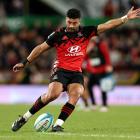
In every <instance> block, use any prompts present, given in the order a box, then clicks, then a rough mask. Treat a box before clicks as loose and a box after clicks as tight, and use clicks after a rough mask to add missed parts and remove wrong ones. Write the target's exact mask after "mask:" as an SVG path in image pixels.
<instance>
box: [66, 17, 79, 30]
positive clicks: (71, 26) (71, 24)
mask: <svg viewBox="0 0 140 140" xmlns="http://www.w3.org/2000/svg"><path fill="white" fill-rule="evenodd" d="M66 26H67V30H68V31H69V32H75V31H77V30H78V29H79V26H80V19H79V18H76V19H72V18H68V17H66Z"/></svg>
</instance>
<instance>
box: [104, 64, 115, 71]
mask: <svg viewBox="0 0 140 140" xmlns="http://www.w3.org/2000/svg"><path fill="white" fill-rule="evenodd" d="M105 70H106V72H112V71H113V67H112V66H110V65H108V66H106V68H105Z"/></svg>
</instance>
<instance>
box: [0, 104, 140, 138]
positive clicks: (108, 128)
mask: <svg viewBox="0 0 140 140" xmlns="http://www.w3.org/2000/svg"><path fill="white" fill-rule="evenodd" d="M28 108H29V106H28V105H0V140H138V139H140V107H135V106H133V107H132V106H130V107H128V106H124V107H120V106H119V107H110V110H109V112H107V113H101V112H98V111H94V112H93V111H89V112H83V111H78V110H75V112H74V113H73V114H72V116H71V117H70V118H69V119H68V121H67V122H66V123H65V124H64V128H65V132H63V133H52V132H46V133H39V132H35V130H34V128H33V124H34V121H35V119H36V118H37V116H38V115H40V114H41V113H43V112H50V113H51V114H53V115H54V117H55V119H56V118H57V115H58V114H59V111H60V108H61V107H60V106H48V107H45V108H44V109H43V110H41V111H40V112H38V113H37V114H36V115H35V116H34V117H33V118H32V119H31V120H30V121H29V122H28V123H27V124H26V125H25V126H24V127H23V128H21V129H20V131H18V132H12V131H11V124H12V122H13V121H14V120H15V119H16V118H17V116H18V115H19V114H22V113H24V112H25V111H26V110H27V109H28Z"/></svg>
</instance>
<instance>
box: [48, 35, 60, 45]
mask: <svg viewBox="0 0 140 140" xmlns="http://www.w3.org/2000/svg"><path fill="white" fill-rule="evenodd" d="M57 38H58V33H57V32H52V33H51V34H50V35H49V36H48V37H47V39H46V43H47V44H48V45H49V46H50V47H54V46H55V44H56V43H57Z"/></svg>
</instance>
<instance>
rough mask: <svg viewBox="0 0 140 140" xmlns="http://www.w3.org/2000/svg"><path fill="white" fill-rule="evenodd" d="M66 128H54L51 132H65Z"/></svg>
mask: <svg viewBox="0 0 140 140" xmlns="http://www.w3.org/2000/svg"><path fill="white" fill-rule="evenodd" d="M63 131H64V128H63V127H61V126H59V125H57V126H52V131H51V132H63Z"/></svg>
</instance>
